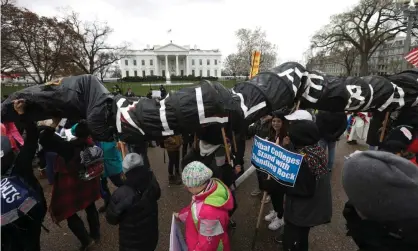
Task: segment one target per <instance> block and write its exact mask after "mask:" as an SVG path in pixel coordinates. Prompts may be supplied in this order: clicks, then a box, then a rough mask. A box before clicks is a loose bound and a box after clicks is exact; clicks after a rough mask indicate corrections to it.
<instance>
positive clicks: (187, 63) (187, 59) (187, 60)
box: [186, 55, 190, 76]
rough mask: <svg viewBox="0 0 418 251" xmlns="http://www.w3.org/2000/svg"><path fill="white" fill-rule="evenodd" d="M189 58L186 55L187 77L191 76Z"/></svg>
mask: <svg viewBox="0 0 418 251" xmlns="http://www.w3.org/2000/svg"><path fill="white" fill-rule="evenodd" d="M189 75H190V73H189V56H187V55H186V76H189Z"/></svg>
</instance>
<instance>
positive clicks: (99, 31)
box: [67, 12, 127, 74]
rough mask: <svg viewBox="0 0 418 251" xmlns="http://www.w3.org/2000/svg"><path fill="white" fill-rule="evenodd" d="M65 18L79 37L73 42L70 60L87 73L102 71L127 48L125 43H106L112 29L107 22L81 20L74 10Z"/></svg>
mask: <svg viewBox="0 0 418 251" xmlns="http://www.w3.org/2000/svg"><path fill="white" fill-rule="evenodd" d="M67 20H68V21H69V22H70V23H71V24H72V26H73V29H74V30H75V32H76V33H77V34H79V36H80V37H81V40H80V41H79V42H78V43H73V47H72V49H73V50H72V53H73V54H72V57H71V59H70V60H71V61H72V62H74V63H75V64H76V65H77V66H78V67H79V68H80V69H81V70H82V71H83V72H85V73H87V74H94V73H96V72H97V71H99V70H100V71H103V69H106V67H107V66H109V65H111V64H113V63H114V62H116V61H118V60H119V59H120V56H121V54H122V53H123V52H124V51H125V50H126V48H127V44H126V45H120V46H112V45H109V44H108V42H107V40H108V37H109V35H110V34H112V32H113V29H112V28H111V27H110V26H108V25H107V23H102V22H99V21H94V22H85V21H81V20H80V19H79V16H78V14H77V13H74V12H73V13H72V14H71V15H69V16H68V17H67ZM103 55H106V56H105V57H104V56H103Z"/></svg>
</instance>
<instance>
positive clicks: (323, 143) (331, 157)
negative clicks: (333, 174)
mask: <svg viewBox="0 0 418 251" xmlns="http://www.w3.org/2000/svg"><path fill="white" fill-rule="evenodd" d="M336 143H337V142H336V141H333V142H330V141H326V140H324V139H321V140H320V141H319V145H320V146H321V147H322V148H324V150H327V148H328V170H330V171H331V170H332V167H333V166H334V159H335V145H336Z"/></svg>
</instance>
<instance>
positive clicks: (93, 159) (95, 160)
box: [79, 145, 104, 181]
mask: <svg viewBox="0 0 418 251" xmlns="http://www.w3.org/2000/svg"><path fill="white" fill-rule="evenodd" d="M80 157H81V164H83V165H84V170H81V171H80V173H79V176H80V178H81V179H82V180H86V181H88V180H92V179H94V178H97V177H99V176H101V175H102V174H103V172H104V160H103V159H104V158H103V150H102V149H101V148H100V147H98V146H95V145H94V146H87V147H86V148H84V150H83V151H81V152H80Z"/></svg>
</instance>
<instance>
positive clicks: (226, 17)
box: [17, 0, 359, 62]
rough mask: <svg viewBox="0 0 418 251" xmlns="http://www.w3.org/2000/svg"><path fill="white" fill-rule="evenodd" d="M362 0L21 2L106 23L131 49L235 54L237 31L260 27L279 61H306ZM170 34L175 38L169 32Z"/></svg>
mask: <svg viewBox="0 0 418 251" xmlns="http://www.w3.org/2000/svg"><path fill="white" fill-rule="evenodd" d="M358 1H359V0H338V1H336V0H299V1H298V0H287V1H285V0H59V1H57V0H17V3H18V5H20V6H24V7H26V8H28V9H30V10H32V11H34V12H36V13H38V14H40V15H44V16H54V15H58V14H59V13H60V12H61V13H62V9H66V8H70V9H72V10H74V11H76V12H78V13H80V15H81V17H82V18H83V19H87V20H95V19H98V20H102V21H107V22H108V24H109V25H110V26H111V27H112V28H113V29H114V30H115V32H114V33H113V34H112V36H111V38H110V42H112V43H121V42H122V41H127V42H129V43H131V45H132V48H133V49H142V48H144V47H146V45H147V44H150V45H155V44H158V45H164V44H167V43H168V42H169V41H170V40H173V43H175V44H178V45H191V46H194V45H195V44H196V45H197V46H198V47H199V48H201V49H220V50H221V51H222V54H223V56H224V57H226V56H227V55H228V54H230V53H233V52H235V50H236V44H237V40H236V38H235V35H234V32H235V31H236V30H237V29H239V28H251V29H253V28H255V27H256V26H261V27H262V28H263V29H264V30H265V31H267V37H268V40H269V41H271V42H272V43H274V44H276V45H277V47H278V56H279V60H280V62H285V61H290V60H297V61H299V60H302V59H303V58H302V57H303V53H304V52H305V51H306V50H307V49H308V48H309V40H310V38H311V36H312V35H313V34H314V32H315V31H316V30H318V29H319V28H320V27H321V26H322V25H325V24H327V23H328V21H329V17H330V16H331V15H333V14H336V13H339V12H342V11H345V10H347V9H348V8H349V7H350V6H352V5H353V4H355V3H356V2H358ZM169 29H172V32H171V34H168V33H167V31H168V30H169Z"/></svg>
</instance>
